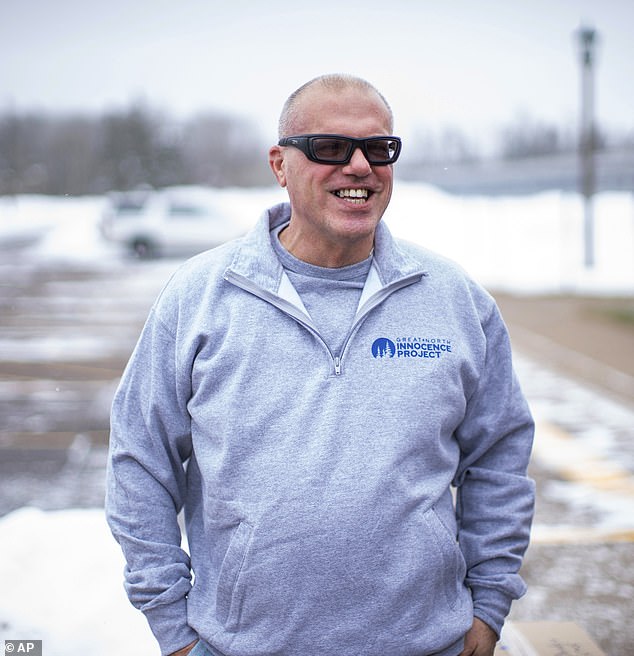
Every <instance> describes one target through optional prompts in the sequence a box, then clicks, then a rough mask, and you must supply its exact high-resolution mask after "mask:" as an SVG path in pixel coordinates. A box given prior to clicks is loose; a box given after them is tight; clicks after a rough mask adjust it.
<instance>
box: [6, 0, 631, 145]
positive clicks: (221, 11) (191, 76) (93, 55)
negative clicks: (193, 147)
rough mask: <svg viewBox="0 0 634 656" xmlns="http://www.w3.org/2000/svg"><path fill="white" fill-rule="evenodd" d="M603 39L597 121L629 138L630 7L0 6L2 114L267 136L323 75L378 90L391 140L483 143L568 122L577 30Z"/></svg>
mask: <svg viewBox="0 0 634 656" xmlns="http://www.w3.org/2000/svg"><path fill="white" fill-rule="evenodd" d="M582 24H584V25H590V26H593V27H595V28H596V29H597V30H598V32H599V33H600V43H599V47H598V51H597V66H596V92H597V100H596V115H597V119H598V121H599V123H600V124H602V125H603V126H604V127H607V128H608V129H612V130H627V131H629V132H632V131H633V130H634V45H633V44H634V0H577V1H575V0H497V1H494V0H382V1H381V2H379V1H377V0H364V1H359V0H348V1H346V0H313V1H305V0H263V1H257V0H206V1H204V0H180V1H176V0H100V2H94V1H92V0H0V109H6V108H9V107H13V108H15V109H18V110H20V109H36V108H37V109H51V110H64V111H66V110H81V111H99V110H102V109H104V108H112V107H122V106H126V105H128V104H129V103H130V102H132V101H134V100H139V99H144V100H145V101H146V102H148V103H149V104H150V105H152V106H156V107H157V108H160V109H163V110H166V111H167V112H169V113H171V114H173V115H174V116H176V117H181V116H182V117H188V116H191V115H194V114H196V113H199V112H203V111H205V110H209V109H221V110H227V111H230V112H236V113H239V114H241V115H244V116H245V117H248V118H251V119H253V121H254V122H256V123H257V124H258V127H259V129H260V131H261V132H262V133H263V135H264V136H269V135H270V138H271V139H272V138H274V136H275V130H276V119H277V115H278V113H279V109H280V107H281V105H282V103H283V102H284V100H285V98H286V97H287V96H288V94H289V93H290V92H291V91H293V90H294V89H295V88H296V87H298V86H299V85H300V84H302V83H303V82H305V81H306V80H308V79H310V78H312V77H314V76H316V75H319V74H321V73H326V72H347V73H354V74H357V75H360V76H362V77H365V78H367V79H368V80H370V81H371V82H373V83H374V84H375V85H376V86H377V87H378V88H379V89H380V90H381V91H382V92H383V93H384V94H385V95H386V96H387V98H388V100H389V101H390V103H391V105H392V107H393V109H394V112H395V114H396V128H397V129H396V131H397V132H398V133H400V134H401V135H402V136H404V137H407V136H408V135H410V134H411V133H412V132H413V131H414V130H417V129H418V130H419V129H422V130H425V129H430V130H432V131H435V130H440V129H441V128H442V127H445V126H455V127H458V128H460V129H462V130H463V131H465V132H466V133H467V134H468V135H470V136H471V137H473V138H474V139H478V138H482V139H486V138H487V135H489V134H492V133H493V131H494V129H495V128H497V127H499V126H500V125H501V124H505V123H509V122H512V121H513V120H514V119H515V118H517V116H518V115H520V114H525V115H528V116H530V117H533V118H535V119H540V120H544V121H549V122H553V123H556V124H557V125H559V126H563V125H573V124H574V125H576V123H577V122H578V114H579V98H580V80H579V78H580V73H579V68H580V66H579V55H578V47H577V43H576V41H575V37H574V32H575V30H577V29H578V28H579V26H580V25H582Z"/></svg>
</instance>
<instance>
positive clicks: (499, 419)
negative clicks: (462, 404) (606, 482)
mask: <svg viewBox="0 0 634 656" xmlns="http://www.w3.org/2000/svg"><path fill="white" fill-rule="evenodd" d="M491 303H492V304H493V301H492V300H491ZM482 328H483V332H484V336H485V340H486V350H485V355H484V361H483V365H482V368H481V371H480V375H479V379H478V383H477V386H476V388H475V391H474V392H473V394H472V395H471V397H470V398H469V399H468V403H467V409H466V414H465V418H464V420H463V422H462V424H461V425H460V427H459V429H458V430H457V431H456V437H457V439H458V442H459V444H460V448H461V454H462V456H461V462H460V466H459V468H458V471H457V474H456V479H455V481H454V483H455V485H456V487H457V507H456V511H457V518H458V527H459V533H458V539H459V544H460V548H461V550H462V553H463V555H464V558H465V561H466V564H467V578H466V584H467V586H468V587H469V588H470V589H471V592H472V597H473V603H474V614H475V616H476V617H479V618H480V619H482V620H483V621H484V622H486V623H487V624H488V625H489V626H491V627H492V628H493V629H494V630H495V631H496V632H497V633H498V635H499V633H500V631H501V629H502V626H503V624H504V620H505V618H506V616H507V615H508V613H509V610H510V606H511V602H512V600H513V599H518V598H519V597H521V596H522V595H523V594H524V592H525V591H526V586H525V584H524V582H523V580H522V579H521V577H520V576H519V573H518V572H519V569H520V566H521V564H522V558H523V555H524V552H525V550H526V548H527V546H528V541H529V533H530V527H531V522H532V517H533V509H534V497H535V490H534V483H533V481H531V480H530V479H529V478H528V477H527V467H528V462H529V458H530V452H531V448H532V442H533V433H534V423H533V419H532V417H531V414H530V411H529V408H528V405H527V403H526V400H525V399H524V396H523V395H522V392H521V390H520V387H519V384H518V381H517V378H516V376H515V373H514V371H513V368H512V360H511V347H510V341H509V337H508V333H507V330H506V327H505V325H504V323H503V321H502V318H501V316H500V314H499V311H498V309H497V306H495V304H493V305H492V308H491V306H489V311H488V313H487V315H486V318H485V319H484V321H483V322H482Z"/></svg>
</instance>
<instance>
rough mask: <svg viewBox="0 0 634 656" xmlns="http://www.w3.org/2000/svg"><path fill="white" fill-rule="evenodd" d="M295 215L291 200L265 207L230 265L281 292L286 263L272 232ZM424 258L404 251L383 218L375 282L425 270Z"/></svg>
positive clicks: (377, 240)
mask: <svg viewBox="0 0 634 656" xmlns="http://www.w3.org/2000/svg"><path fill="white" fill-rule="evenodd" d="M290 217H291V207H290V204H289V203H279V204H278V205H274V206H273V207H271V208H269V209H267V210H266V211H264V212H263V213H262V215H261V217H260V219H259V221H258V222H257V224H256V225H255V226H254V227H253V229H252V230H251V231H250V232H249V233H247V235H245V237H244V238H243V239H242V241H241V244H240V246H239V248H238V249H237V251H236V254H235V256H234V258H233V261H232V263H231V265H230V266H229V269H230V270H231V271H233V272H234V273H236V274H238V275H241V276H244V277H245V278H248V279H249V280H251V281H252V282H254V283H255V284H256V285H258V286H259V287H261V288H263V289H265V290H267V291H270V292H272V293H277V292H278V290H279V287H280V284H281V282H282V274H283V267H282V264H281V263H280V261H279V259H278V257H277V255H276V254H275V251H274V250H273V246H272V244H271V237H270V232H271V230H273V229H274V228H276V227H278V226H280V225H282V224H283V223H286V222H288V221H289V220H290ZM423 273H424V268H423V267H422V266H421V264H420V262H418V261H417V260H416V259H414V258H413V257H411V256H410V255H409V254H407V253H406V252H404V251H403V250H402V249H401V248H400V247H399V245H398V243H397V242H396V241H395V240H394V239H393V237H392V235H391V233H390V231H389V229H388V227H387V226H386V225H385V224H384V223H383V222H382V221H381V222H380V223H379V225H378V226H377V229H376V234H375V238H374V262H373V267H372V271H371V274H372V275H374V276H376V281H375V283H374V285H373V286H375V285H376V284H378V283H379V282H380V284H382V285H389V284H390V283H392V282H395V281H397V280H400V279H401V278H404V277H408V276H411V275H414V274H423Z"/></svg>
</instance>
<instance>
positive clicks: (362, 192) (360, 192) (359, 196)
mask: <svg viewBox="0 0 634 656" xmlns="http://www.w3.org/2000/svg"><path fill="white" fill-rule="evenodd" d="M371 193H372V192H371V191H369V190H368V189H337V191H333V194H334V195H335V196H337V198H343V199H344V200H345V201H347V202H348V203H354V204H355V205H362V204H363V203H365V202H366V201H367V200H368V198H369V197H370V194H371Z"/></svg>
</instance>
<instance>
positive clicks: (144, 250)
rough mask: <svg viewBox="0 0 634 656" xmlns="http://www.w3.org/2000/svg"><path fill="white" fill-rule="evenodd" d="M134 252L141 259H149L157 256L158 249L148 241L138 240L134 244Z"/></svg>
mask: <svg viewBox="0 0 634 656" xmlns="http://www.w3.org/2000/svg"><path fill="white" fill-rule="evenodd" d="M132 251H133V252H134V254H135V255H136V256H137V257H138V258H141V259H149V258H152V257H154V256H155V255H156V249H155V248H154V246H153V245H152V242H151V241H149V240H148V239H143V238H138V239H135V240H134V241H133V242H132Z"/></svg>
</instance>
